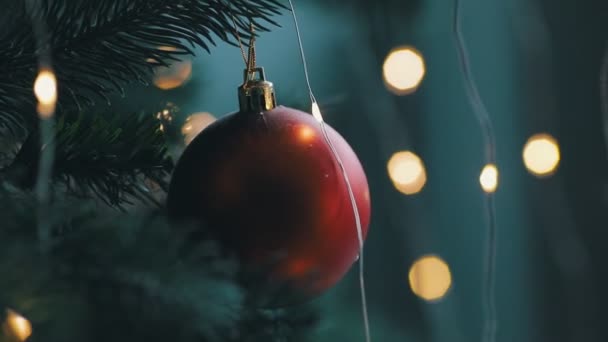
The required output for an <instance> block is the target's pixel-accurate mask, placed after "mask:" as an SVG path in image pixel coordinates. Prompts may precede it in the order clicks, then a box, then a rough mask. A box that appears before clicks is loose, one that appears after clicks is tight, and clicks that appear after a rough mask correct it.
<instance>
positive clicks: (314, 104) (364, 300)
mask: <svg viewBox="0 0 608 342" xmlns="http://www.w3.org/2000/svg"><path fill="white" fill-rule="evenodd" d="M289 6H290V7H291V14H292V16H293V22H294V25H295V28H296V35H297V37H298V46H299V48H300V57H301V59H302V65H303V67H304V76H305V77H306V85H307V86H308V93H309V95H310V100H311V101H312V114H313V116H314V117H315V119H317V121H318V122H319V125H320V127H321V131H322V132H323V137H324V138H325V142H326V143H327V145H328V146H329V148H330V149H331V152H332V154H333V155H334V158H336V161H337V163H338V165H339V167H340V170H341V172H342V176H343V178H344V182H345V183H346V187H347V189H348V196H349V198H350V202H351V206H352V208H353V214H354V217H355V224H356V226H357V238H358V240H359V286H360V290H361V307H362V311H363V326H364V329H365V341H366V342H371V340H372V339H371V334H370V325H369V315H368V312H367V296H366V294H365V276H364V266H363V259H364V258H363V228H362V227H361V218H360V216H359V208H358V207H357V201H356V200H355V195H354V193H353V189H352V186H351V183H350V179H349V178H348V174H347V173H346V168H345V167H344V163H343V162H342V159H341V158H340V156H339V155H338V152H337V151H336V148H335V146H334V144H333V143H332V141H331V140H330V139H329V135H328V134H327V130H326V128H325V121H324V120H323V116H322V115H321V110H320V109H319V105H318V103H317V100H316V99H315V96H314V94H313V92H312V87H311V85H310V78H309V76H308V66H307V64H306V57H305V56H304V46H303V44H302V37H301V34H300V28H299V25H298V18H297V15H296V10H295V8H294V5H293V2H292V0H289Z"/></svg>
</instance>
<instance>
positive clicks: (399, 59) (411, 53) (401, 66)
mask: <svg viewBox="0 0 608 342" xmlns="http://www.w3.org/2000/svg"><path fill="white" fill-rule="evenodd" d="M382 70H383V76H384V83H385V84H386V86H387V87H388V88H389V90H391V91H392V92H393V93H395V94H397V95H407V94H410V93H412V92H414V91H415V90H416V89H417V88H418V86H419V85H420V82H422V79H423V78H424V75H425V73H426V67H425V64H424V59H423V58H422V54H420V52H418V51H416V50H415V49H414V48H411V47H400V48H396V49H394V50H392V51H391V52H390V53H389V54H388V56H387V57H386V59H385V61H384V65H383V67H382Z"/></svg>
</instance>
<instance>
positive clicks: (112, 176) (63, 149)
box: [5, 114, 173, 206]
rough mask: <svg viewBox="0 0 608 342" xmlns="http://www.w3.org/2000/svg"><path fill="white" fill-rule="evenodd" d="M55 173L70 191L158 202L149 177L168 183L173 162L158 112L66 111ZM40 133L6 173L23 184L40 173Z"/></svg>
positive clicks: (117, 202) (117, 200) (113, 201)
mask: <svg viewBox="0 0 608 342" xmlns="http://www.w3.org/2000/svg"><path fill="white" fill-rule="evenodd" d="M54 144H55V148H56V157H55V164H54V165H55V166H54V172H53V179H54V181H55V182H57V183H58V184H62V185H64V186H65V187H66V188H67V190H68V193H70V194H72V195H77V196H79V197H88V196H87V195H90V194H91V193H94V194H96V195H97V197H99V198H100V199H101V200H103V201H104V202H105V203H107V204H108V205H112V206H121V205H123V204H130V203H132V202H133V200H135V199H138V200H142V201H147V202H154V200H155V199H154V197H153V196H152V195H151V191H150V189H149V188H148V187H146V186H145V183H144V180H145V181H147V182H148V183H150V184H152V185H154V186H159V187H160V188H161V189H166V187H167V184H166V182H167V181H166V179H167V177H168V176H169V173H170V172H171V170H172V166H173V163H172V161H171V159H170V158H169V157H168V154H167V148H166V145H165V139H164V135H163V133H162V132H161V131H160V129H159V123H158V121H157V120H156V119H155V118H154V117H153V116H147V115H121V114H109V115H94V116H93V115H77V114H65V115H63V116H62V119H61V120H60V121H59V122H58V123H57V127H56V139H55V141H54ZM39 152H40V148H39V143H38V137H37V135H36V134H35V133H32V134H30V135H29V137H28V139H27V140H26V141H25V143H24V144H23V146H22V147H21V149H20V151H19V153H18V154H17V156H16V157H15V159H14V161H13V163H12V164H11V166H10V167H9V168H8V169H7V170H6V171H5V176H6V177H7V178H8V179H10V181H12V182H13V183H15V184H16V185H18V186H19V187H21V188H26V189H27V188H32V187H33V185H34V182H35V179H36V171H37V169H38V168H37V163H38V155H39Z"/></svg>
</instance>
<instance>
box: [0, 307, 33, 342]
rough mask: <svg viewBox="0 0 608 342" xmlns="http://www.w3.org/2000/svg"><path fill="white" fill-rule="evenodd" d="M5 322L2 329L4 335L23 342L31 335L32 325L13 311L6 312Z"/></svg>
mask: <svg viewBox="0 0 608 342" xmlns="http://www.w3.org/2000/svg"><path fill="white" fill-rule="evenodd" d="M6 312H7V315H6V321H5V322H4V324H3V326H2V328H3V331H4V333H5V334H6V335H8V336H11V337H13V338H14V339H17V340H18V341H25V340H27V339H28V338H29V337H30V336H31V335H32V324H31V323H30V321H28V320H27V319H26V318H25V317H23V316H21V315H19V314H18V313H16V312H15V311H13V310H7V311H6Z"/></svg>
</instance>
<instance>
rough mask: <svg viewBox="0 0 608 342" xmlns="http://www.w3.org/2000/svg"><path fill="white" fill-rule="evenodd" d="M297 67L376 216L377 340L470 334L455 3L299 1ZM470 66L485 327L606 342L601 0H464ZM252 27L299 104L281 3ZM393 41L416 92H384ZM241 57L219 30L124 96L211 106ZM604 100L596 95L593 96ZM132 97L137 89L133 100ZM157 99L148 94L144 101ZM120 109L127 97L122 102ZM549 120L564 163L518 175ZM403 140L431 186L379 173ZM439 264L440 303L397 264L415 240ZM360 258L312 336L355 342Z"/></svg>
mask: <svg viewBox="0 0 608 342" xmlns="http://www.w3.org/2000/svg"><path fill="white" fill-rule="evenodd" d="M296 5H298V6H299V16H300V18H299V19H300V24H301V29H302V33H303V40H304V46H305V49H306V53H307V57H308V62H309V69H310V76H311V80H312V84H313V88H314V90H315V93H316V97H317V99H318V100H319V102H320V105H321V108H322V110H323V113H324V116H325V119H326V121H327V122H328V123H329V124H330V125H332V126H333V127H335V128H336V129H337V130H338V131H340V132H341V133H342V134H343V135H344V136H345V138H346V139H347V140H348V141H349V142H350V143H351V145H352V146H353V148H354V149H355V151H356V152H357V153H358V155H359V157H360V159H361V161H362V163H363V165H364V167H365V169H366V172H367V174H368V178H369V183H370V187H371V194H372V206H373V216H372V225H371V230H370V235H369V238H368V241H367V244H366V267H367V269H366V279H367V284H368V286H367V293H368V299H369V308H370V315H371V325H372V326H371V329H372V335H373V338H374V341H379V342H392V341H436V342H443V341H445V342H460V341H463V342H464V341H466V342H470V341H479V340H480V338H481V331H482V322H483V312H482V303H481V298H482V296H481V293H482V288H481V285H482V270H483V269H482V267H483V261H484V260H483V257H484V254H483V251H484V243H485V237H486V230H487V228H486V225H485V222H486V221H485V215H486V214H485V212H484V206H483V194H482V192H481V189H480V186H479V183H478V177H479V172H480V170H481V168H482V167H483V165H484V160H483V151H484V146H483V145H482V137H481V131H480V127H479V124H478V122H477V121H476V118H475V115H474V113H473V111H472V106H471V104H470V102H469V100H468V98H467V96H466V92H465V88H464V86H463V77H462V73H461V70H460V69H459V65H458V58H457V54H456V49H455V42H454V35H453V32H452V11H453V6H454V3H453V1H445V0H426V1H424V0H418V1H344V2H339V3H338V2H323V1H318V2H308V1H297V2H296ZM462 6H463V7H462V23H463V33H464V37H465V40H466V44H467V46H468V49H469V52H470V58H471V65H472V72H473V73H474V77H475V81H476V82H477V85H478V87H479V88H480V92H481V96H482V98H483V100H484V102H485V103H486V105H487V108H488V111H489V113H490V116H491V119H492V121H493V123H494V126H495V131H496V135H497V149H498V167H499V170H500V185H499V190H498V192H497V195H496V203H497V220H498V230H499V232H498V260H497V288H496V294H497V298H496V300H497V305H498V338H497V340H498V341H509V342H538V341H576V342H579V341H580V342H582V341H585V342H591V341H606V340H608V333H607V332H606V329H604V327H603V324H604V321H605V318H606V317H608V316H607V315H606V314H605V313H604V311H603V310H605V308H606V307H607V306H608V294H607V293H606V290H605V289H606V288H608V276H607V272H606V268H607V266H606V260H607V256H608V249H607V248H606V247H605V246H606V245H607V243H608V233H607V230H608V215H607V214H608V202H607V198H608V190H607V189H608V182H607V181H608V164H607V160H606V156H607V152H606V147H605V144H604V141H605V140H604V132H603V131H602V125H603V124H604V121H603V119H602V115H601V111H600V87H599V84H600V83H599V82H600V66H601V63H602V56H603V51H604V49H605V47H606V46H607V43H608V2H607V1H605V0H604V1H591V0H559V1H557V0H552V1H549V0H543V1H536V0H535V1H532V0H509V1H505V0H462ZM278 21H279V22H280V23H281V24H282V26H283V27H282V28H278V29H274V30H273V31H272V32H271V33H264V34H262V35H261V37H260V38H259V40H258V50H257V51H258V62H259V64H260V65H262V66H264V67H265V68H266V73H267V76H268V77H269V79H270V80H271V81H273V82H274V83H275V86H276V89H277V93H278V94H277V95H278V100H279V102H280V103H282V104H285V105H290V106H296V107H300V108H302V109H305V110H308V109H309V103H308V94H307V89H306V86H305V83H304V75H303V72H302V66H301V63H300V60H299V55H298V53H299V52H298V49H297V41H296V36H295V31H294V29H293V25H292V21H291V17H290V16H288V15H287V14H285V15H284V16H283V17H280V18H278ZM400 45H412V46H414V47H416V48H417V49H418V50H420V51H421V53H422V54H423V56H424V58H425V62H426V67H427V73H426V77H425V79H424V80H423V82H422V84H421V86H420V88H419V89H418V91H417V92H416V93H414V94H411V95H408V96H403V97H398V96H395V95H393V94H391V93H390V92H388V91H387V90H386V88H385V87H384V84H383V81H382V62H383V60H384V57H385V56H386V55H387V53H388V52H389V51H390V50H391V49H392V48H394V47H396V46H400ZM242 69H243V62H242V59H241V55H240V52H239V51H238V49H236V48H234V47H231V46H228V45H226V44H220V45H219V46H218V47H217V48H215V49H213V50H212V54H211V55H208V54H207V53H206V52H204V51H199V54H198V55H197V57H196V58H195V59H194V69H193V76H192V79H191V80H190V82H189V83H188V84H187V85H185V86H184V87H183V88H180V89H178V90H172V91H160V90H156V89H154V88H151V87H150V88H141V89H139V88H137V89H132V90H131V92H130V95H129V96H128V97H127V99H126V100H125V101H124V102H125V103H121V104H120V106H122V107H120V108H128V106H132V108H133V109H134V110H135V109H137V110H139V109H141V108H142V104H143V105H145V107H147V109H148V110H153V111H157V110H159V108H163V106H164V105H165V104H166V103H167V102H173V103H175V104H176V105H177V106H179V108H180V112H179V113H178V114H177V117H176V123H175V125H176V126H179V123H180V122H182V121H183V120H184V119H185V118H186V117H187V116H188V115H189V114H191V113H194V112H202V111H205V112H211V113H213V114H214V115H216V116H221V115H223V114H226V113H228V112H231V111H234V110H236V108H237V104H238V103H237V98H236V87H237V86H238V84H239V83H240V82H241V77H242ZM606 96H608V94H606ZM133 99H139V101H134V100H133ZM150 99H153V100H150ZM125 106H126V107H125ZM538 132H547V133H550V134H552V135H553V136H555V137H556V138H557V139H558V141H559V142H560V145H561V152H562V162H561V164H560V166H559V169H558V171H557V173H556V174H555V175H554V176H553V177H551V178H547V179H537V178H535V177H533V176H531V175H530V174H528V173H527V172H526V170H525V168H524V165H523V163H522V158H521V153H522V147H523V145H524V143H525V142H526V140H527V139H528V138H529V137H530V136H531V135H532V134H535V133H538ZM406 149H407V150H413V151H415V152H416V153H418V154H419V155H420V156H421V158H422V159H423V160H424V162H425V165H426V168H427V172H428V183H427V185H426V187H425V188H424V190H423V191H422V192H421V193H420V194H418V195H416V196H410V197H406V196H404V195H402V194H400V193H399V192H398V191H396V190H395V189H394V188H393V186H392V184H391V182H390V179H389V178H388V175H387V172H386V163H387V161H388V159H389V158H390V156H391V155H392V153H394V152H396V151H399V150H406ZM428 253H433V254H438V255H440V256H441V257H442V258H443V259H444V260H445V261H446V262H447V263H448V264H449V266H450V268H451V271H452V276H453V287H452V289H451V290H450V292H449V293H448V294H447V296H446V297H445V298H444V299H443V300H441V301H439V302H436V303H427V302H424V301H422V300H420V299H418V298H417V297H415V296H414V294H413V293H412V292H411V290H410V288H409V285H408V280H407V274H408V269H409V267H410V266H411V264H412V262H413V261H414V260H416V259H417V258H418V257H420V256H421V255H423V254H428ZM356 275H357V269H356V267H354V268H353V270H352V271H351V273H350V274H349V276H348V277H347V278H346V279H345V280H344V281H343V282H342V283H340V284H339V286H337V287H336V288H334V289H332V290H331V291H330V292H328V293H327V294H326V295H325V296H323V297H322V298H320V299H319V300H318V305H319V307H320V308H321V309H322V312H323V322H322V324H321V326H320V327H319V329H318V332H317V335H318V337H316V338H315V339H314V340H315V341H321V342H322V341H328V342H329V341H349V342H350V341H363V338H362V336H363V328H362V320H361V313H360V303H359V292H358V283H357V279H356Z"/></svg>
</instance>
